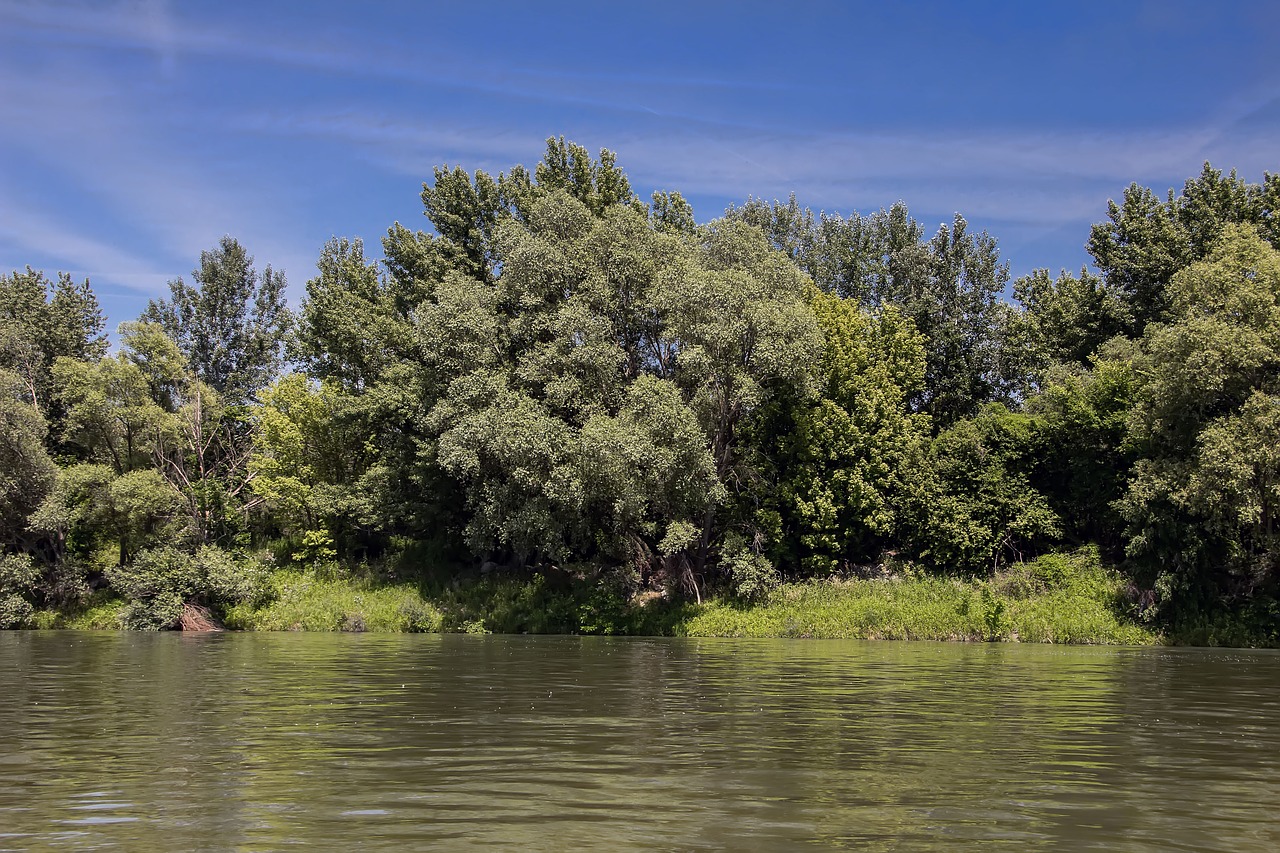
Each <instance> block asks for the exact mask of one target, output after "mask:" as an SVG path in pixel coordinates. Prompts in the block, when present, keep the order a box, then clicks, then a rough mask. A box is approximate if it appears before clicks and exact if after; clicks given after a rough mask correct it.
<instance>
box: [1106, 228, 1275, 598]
mask: <svg viewBox="0 0 1280 853" xmlns="http://www.w3.org/2000/svg"><path fill="white" fill-rule="evenodd" d="M1169 306H1170V307H1169V318H1170V319H1169V322H1168V323H1159V324H1154V323H1153V324H1150V325H1148V327H1147V329H1146V333H1145V334H1144V336H1143V341H1142V354H1141V356H1140V357H1139V358H1138V359H1137V360H1136V362H1135V375H1136V376H1137V377H1139V378H1140V381H1139V383H1138V387H1137V390H1136V394H1135V406H1134V409H1133V413H1132V416H1131V419H1130V433H1131V440H1132V442H1133V445H1134V447H1135V449H1136V451H1137V453H1138V455H1139V456H1140V458H1139V459H1138V462H1137V464H1136V466H1135V468H1134V475H1133V479H1132V482H1131V484H1130V487H1129V490H1128V492H1127V493H1126V495H1125V496H1124V498H1123V500H1122V501H1121V503H1120V508H1121V511H1122V513H1123V515H1124V517H1125V520H1126V521H1127V523H1128V535H1129V546H1128V549H1129V553H1130V555H1131V556H1132V557H1133V558H1134V560H1135V562H1136V563H1137V564H1138V565H1139V566H1140V567H1142V568H1144V569H1145V570H1146V572H1147V576H1146V577H1147V579H1148V580H1149V581H1152V580H1153V581H1154V582H1155V584H1156V587H1157V590H1158V591H1159V593H1160V595H1161V597H1162V599H1163V602H1164V603H1165V604H1166V605H1168V606H1169V607H1170V608H1171V609H1174V610H1180V611H1182V612H1184V613H1185V612H1186V611H1187V610H1188V609H1194V608H1197V607H1205V606H1212V605H1214V604H1216V603H1217V602H1218V601H1219V600H1220V597H1223V596H1225V597H1227V598H1228V599H1230V600H1235V601H1236V602H1238V601H1240V600H1241V599H1248V598H1249V597H1251V596H1254V595H1258V594H1261V593H1263V592H1268V591H1269V592H1270V593H1271V594H1274V592H1275V590H1276V586H1277V581H1278V580H1280V530H1278V529H1277V526H1276V524H1275V518H1276V514H1277V512H1278V511H1280V468H1278V467H1277V457H1276V454H1275V451H1274V443H1275V440H1276V419H1275V416H1274V410H1275V408H1276V405H1277V401H1278V400H1280V381H1277V376H1280V251H1277V250H1276V249H1275V248H1273V247H1272V246H1270V245H1269V244H1268V243H1267V242H1265V241H1264V240H1263V239H1261V237H1260V236H1259V234H1258V232H1257V231H1256V230H1255V229H1254V228H1253V227H1251V226H1237V225H1231V226H1227V227H1226V229H1225V230H1224V232H1223V235H1222V237H1221V238H1220V240H1219V242H1218V244H1217V245H1216V247H1215V248H1214V249H1213V250H1212V251H1211V253H1210V254H1209V256H1208V258H1206V259H1205V260H1203V261H1199V262H1197V263H1194V264H1192V265H1191V266H1189V267H1187V268H1186V269H1185V270H1183V271H1181V272H1179V273H1178V274H1177V275H1175V276H1174V277H1173V280H1172V281H1171V282H1170V287H1169Z"/></svg>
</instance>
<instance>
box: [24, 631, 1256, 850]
mask: <svg viewBox="0 0 1280 853" xmlns="http://www.w3.org/2000/svg"><path fill="white" fill-rule="evenodd" d="M297 845H307V846H310V847H313V848H320V849H340V848H349V849H360V850H392V849H410V850H431V849H438V850H468V849H475V850H478V849H485V850H489V849H499V850H548V851H574V850H610V851H615V850H616V851H625V850H793V849H796V848H799V847H819V848H821V847H829V848H836V849H856V850H911V851H932V850H939V851H942V850H946V851H955V850H991V849H1009V850H1018V851H1034V850H1126V851H1145V850H1150V851H1169V850H1196V851H1205V850H1230V851H1254V850H1257V851H1268V853H1272V851H1275V850H1277V849H1280V655H1278V654H1276V653H1273V652H1252V651H1215V650H1203V649H1127V648H1079V647H1060V646H1030V645H1026V646H1020V645H994V644H993V645H985V644H973V645H963V644H933V643H890V642H879V643H871V642H853V641H849V642H846V641H797V640H779V641H742V640H673V639H612V638H589V637H584V638H578V637H496V636H495V637H472V636H432V635H393V636H386V635H381V636H375V635H315V634H310V635H307V634H221V635H181V634H163V635H144V634H113V633H78V632H44V633H20V632H8V633H5V632H0V850H9V849H12V850H52V849H76V850H126V851H151V850H165V851H170V850H242V849H243V850H278V849H282V848H287V847H291V846H297Z"/></svg>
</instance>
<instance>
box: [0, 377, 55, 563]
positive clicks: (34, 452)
mask: <svg viewBox="0 0 1280 853" xmlns="http://www.w3.org/2000/svg"><path fill="white" fill-rule="evenodd" d="M27 387H28V386H27V383H26V381H25V380H24V379H23V378H21V377H20V376H19V375H18V374H16V373H13V372H12V371H9V370H3V369H0V554H2V553H3V552H4V551H7V550H18V551H25V552H30V551H31V550H32V547H33V544H34V543H33V542H32V541H31V536H30V531H29V529H28V519H29V517H30V516H31V514H32V513H33V512H35V510H36V509H37V508H38V507H39V506H40V504H41V503H42V502H43V501H44V500H45V498H46V497H47V496H48V494H49V491H50V490H51V489H52V488H53V482H54V477H55V473H56V470H57V469H56V467H55V466H54V464H53V460H51V459H50V458H49V454H48V453H47V452H46V451H45V446H44V441H45V433H46V430H47V427H46V426H45V420H44V418H43V417H42V416H41V414H40V412H39V411H38V410H37V409H36V408H35V407H34V406H32V405H31V404H30V403H29V402H28V401H27V399H26V394H27Z"/></svg>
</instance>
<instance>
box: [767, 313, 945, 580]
mask: <svg viewBox="0 0 1280 853" xmlns="http://www.w3.org/2000/svg"><path fill="white" fill-rule="evenodd" d="M809 304H810V307H811V308H812V310H813V312H814V314H815V315H816V317H817V320H818V325H819V327H820V328H821V330H822V332H823V337H824V341H825V345H824V348H823V357H822V362H821V367H820V369H819V371H818V377H819V382H818V393H817V399H816V400H814V401H812V402H807V401H806V402H797V403H796V404H794V405H791V406H784V407H782V409H781V410H780V412H779V413H780V414H781V420H780V422H779V423H776V424H771V425H769V427H768V428H767V430H768V432H770V433H771V434H772V435H773V438H772V442H773V443H774V444H775V445H776V446H777V447H778V450H777V451H776V452H777V457H776V461H775V462H774V466H775V467H776V469H777V470H778V471H779V472H780V475H781V476H780V480H781V481H780V482H778V483H776V484H772V483H771V484H770V488H771V489H776V490H777V491H776V495H770V496H767V497H766V501H765V502H766V504H768V503H773V501H774V500H776V501H777V502H778V504H779V505H780V506H779V508H780V514H779V516H778V519H777V522H776V524H777V528H778V530H777V533H775V538H776V539H777V540H778V543H777V544H778V545H779V546H780V549H781V554H780V557H781V559H784V560H785V561H786V562H790V563H793V564H794V563H799V564H800V565H802V566H803V567H804V568H806V569H807V570H809V571H817V572H828V571H832V570H834V569H839V568H846V569H847V568H849V567H850V566H852V565H856V564H861V563H865V562H868V561H870V560H872V559H875V558H876V557H878V556H879V555H880V553H881V552H882V551H884V550H886V549H888V548H891V547H892V546H893V545H894V544H895V543H896V542H897V541H898V539H899V537H901V536H902V535H903V534H904V533H906V532H907V531H905V530H904V529H903V523H902V522H903V520H902V518H901V511H902V507H901V503H902V501H903V500H904V499H905V497H906V495H907V494H909V492H910V491H911V485H910V483H909V481H910V479H911V478H912V477H913V476H915V475H916V473H917V472H918V471H919V469H920V468H921V467H922V466H923V464H924V461H925V458H926V456H927V449H928V437H929V422H928V418H927V417H926V416H924V415H918V414H911V413H910V411H909V408H908V398H909V396H910V395H911V394H912V393H913V392H914V391H915V390H917V389H918V388H919V387H920V385H921V384H922V383H923V381H924V369H925V352H924V346H923V341H922V339H921V336H920V334H919V333H918V332H917V331H916V330H915V329H914V328H913V327H912V325H911V323H910V321H908V320H907V319H905V318H904V317H903V316H902V315H901V314H900V313H899V312H898V311H897V309H895V308H887V309H885V310H884V311H882V312H880V313H878V314H875V315H871V314H867V313H865V312H863V311H862V310H860V309H859V308H858V307H857V306H856V305H855V304H854V303H853V302H851V301H849V300H844V299H840V298H837V297H835V296H832V295H828V294H824V293H821V292H816V291H815V292H814V293H813V294H812V295H811V296H810V299H809ZM771 499H772V500H771ZM784 531H785V533H784ZM788 540H792V541H790V542H789V541H788ZM788 552H789V553H788ZM782 555H785V556H782Z"/></svg>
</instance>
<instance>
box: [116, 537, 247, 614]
mask: <svg viewBox="0 0 1280 853" xmlns="http://www.w3.org/2000/svg"><path fill="white" fill-rule="evenodd" d="M261 574H262V570H261V568H260V567H259V566H258V565H256V564H255V563H253V562H249V561H241V562H237V561H236V560H235V558H233V557H232V556H231V555H230V554H228V553H227V552H225V551H222V550H220V549H218V548H215V547H212V546H208V545H205V546H202V547H201V548H199V549H198V550H197V551H196V552H195V553H194V554H192V553H188V552H185V551H181V550H179V549H177V548H173V547H170V546H161V547H158V548H152V549H150V550H147V551H143V552H142V553H140V554H138V555H137V557H135V558H134V559H133V560H132V561H131V562H130V563H129V564H128V565H124V566H116V567H113V568H112V569H110V570H109V571H108V572H107V579H108V580H109V581H110V582H111V586H112V588H114V589H115V590H117V591H118V592H119V593H120V594H121V595H123V596H124V597H125V599H126V600H127V601H128V604H127V606H126V608H125V610H124V615H123V617H122V620H123V622H124V625H125V627H127V628H133V629H136V630H151V631H155V630H163V629H166V628H172V627H174V626H175V625H177V624H178V622H179V620H180V619H181V618H182V608H183V605H185V604H188V603H195V604H202V605H206V606H211V607H213V608H216V609H222V608H225V607H227V606H229V605H233V604H237V603H241V602H244V601H248V600H251V599H252V598H254V596H255V595H257V593H258V588H259V585H260V584H261V582H262V579H261Z"/></svg>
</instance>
